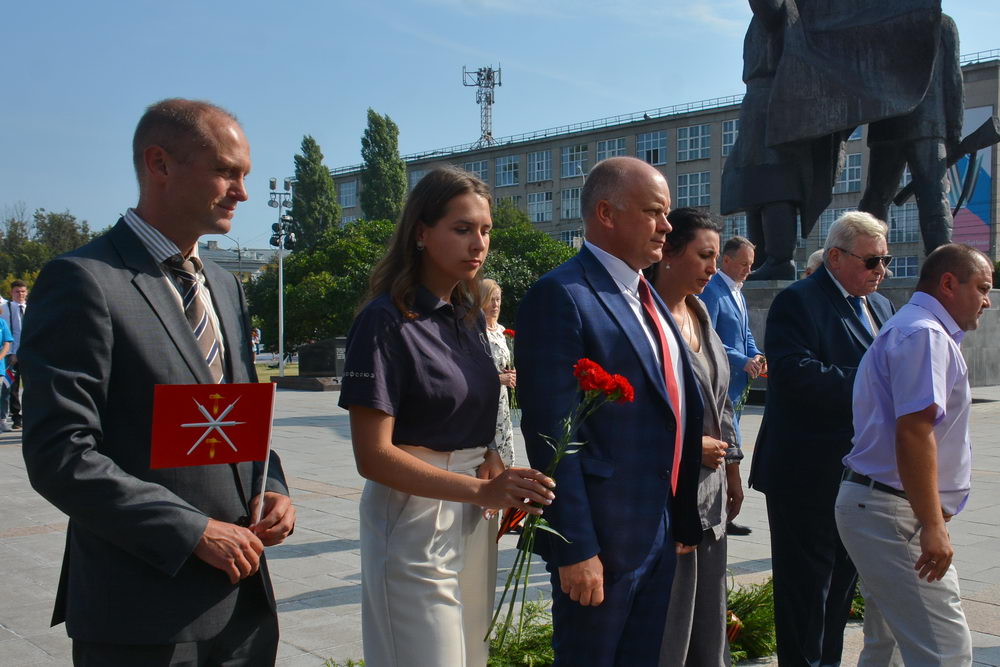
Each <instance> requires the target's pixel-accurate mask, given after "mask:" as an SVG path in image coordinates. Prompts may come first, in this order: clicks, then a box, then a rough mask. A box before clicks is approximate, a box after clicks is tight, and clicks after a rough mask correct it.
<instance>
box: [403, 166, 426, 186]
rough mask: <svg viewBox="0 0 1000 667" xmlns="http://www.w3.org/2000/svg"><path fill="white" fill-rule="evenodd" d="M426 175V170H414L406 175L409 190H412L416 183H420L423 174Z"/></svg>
mask: <svg viewBox="0 0 1000 667" xmlns="http://www.w3.org/2000/svg"><path fill="white" fill-rule="evenodd" d="M426 173H427V170H426V169H414V170H412V171H411V172H410V173H409V174H408V175H407V179H408V181H409V185H410V189H411V190H412V189H413V188H414V186H416V184H417V183H419V182H420V179H421V178H423V177H424V174H426Z"/></svg>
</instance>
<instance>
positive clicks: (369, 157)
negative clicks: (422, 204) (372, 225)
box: [361, 109, 406, 221]
mask: <svg viewBox="0 0 1000 667" xmlns="http://www.w3.org/2000/svg"><path fill="white" fill-rule="evenodd" d="M361 158H362V160H363V161H364V166H362V168H361V208H362V209H363V210H364V212H365V217H366V218H368V219H370V220H393V221H395V220H398V219H399V214H400V212H402V210H403V200H404V199H405V198H406V163H405V162H403V159H402V158H401V157H399V127H398V126H397V125H396V123H394V122H393V121H392V119H391V118H389V116H388V115H385V116H380V115H379V114H377V113H376V112H375V110H374V109H368V127H367V128H366V129H365V133H364V136H362V137H361Z"/></svg>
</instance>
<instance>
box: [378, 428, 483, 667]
mask: <svg viewBox="0 0 1000 667" xmlns="http://www.w3.org/2000/svg"><path fill="white" fill-rule="evenodd" d="M401 448H402V449H405V450H406V451H407V452H409V453H410V454H413V455H414V456H416V457H418V458H420V459H421V460H423V461H426V462H427V463H430V464H432V465H435V466H437V467H439V468H442V469H444V470H449V471H451V472H457V473H460V474H464V475H473V476H474V475H475V474H476V468H477V467H478V466H479V464H481V463H482V462H483V456H484V454H485V452H486V449H485V448H484V447H477V448H473V449H462V450H458V451H455V452H436V451H433V450H430V449H426V448H424V447H410V446H404V447H401ZM489 526H490V522H489V521H486V520H484V519H483V517H482V510H481V508H479V507H477V506H475V505H470V504H467V503H458V502H452V501H447V500H436V499H433V498H422V497H420V496H411V495H409V494H406V493H402V492H400V491H396V490H394V489H391V488H389V487H387V486H384V485H382V484H378V483H376V482H372V481H368V482H367V483H366V484H365V489H364V493H363V494H362V496H361V629H362V638H363V641H364V651H365V664H366V665H367V666H368V667H444V666H447V667H483V666H484V665H485V664H486V658H487V653H488V645H487V643H486V642H485V641H483V638H484V637H485V636H486V628H487V627H488V625H489V622H490V618H491V616H492V611H493V601H494V597H493V596H494V593H495V589H496V551H497V546H496V542H495V541H494V540H493V539H492V537H493V536H492V535H491V534H490V530H489Z"/></svg>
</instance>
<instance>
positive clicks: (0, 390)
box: [0, 319, 14, 433]
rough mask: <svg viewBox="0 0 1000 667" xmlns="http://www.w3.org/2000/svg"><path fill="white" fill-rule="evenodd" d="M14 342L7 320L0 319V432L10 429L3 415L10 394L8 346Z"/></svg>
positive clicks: (5, 411)
mask: <svg viewBox="0 0 1000 667" xmlns="http://www.w3.org/2000/svg"><path fill="white" fill-rule="evenodd" d="M13 344H14V336H12V335H11V333H10V327H8V326H7V322H6V321H5V320H3V319H0V373H3V378H2V385H0V433H7V432H9V431H10V424H8V423H7V420H6V419H5V418H4V417H3V415H5V414H6V413H7V401H8V400H9V396H10V386H11V377H10V375H9V373H8V368H9V367H8V366H7V364H8V362H9V360H10V355H9V353H10V346H11V345H13Z"/></svg>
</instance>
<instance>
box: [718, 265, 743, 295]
mask: <svg viewBox="0 0 1000 667" xmlns="http://www.w3.org/2000/svg"><path fill="white" fill-rule="evenodd" d="M719 275H720V276H722V279H723V280H724V281H725V283H726V284H727V285H729V289H731V290H733V291H734V292H739V291H740V289H741V288H742V287H743V283H738V282H736V281H735V280H733V279H732V278H730V277H729V275H728V274H727V273H726V272H725V271H723V270H722V269H719Z"/></svg>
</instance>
